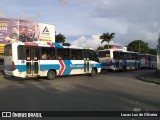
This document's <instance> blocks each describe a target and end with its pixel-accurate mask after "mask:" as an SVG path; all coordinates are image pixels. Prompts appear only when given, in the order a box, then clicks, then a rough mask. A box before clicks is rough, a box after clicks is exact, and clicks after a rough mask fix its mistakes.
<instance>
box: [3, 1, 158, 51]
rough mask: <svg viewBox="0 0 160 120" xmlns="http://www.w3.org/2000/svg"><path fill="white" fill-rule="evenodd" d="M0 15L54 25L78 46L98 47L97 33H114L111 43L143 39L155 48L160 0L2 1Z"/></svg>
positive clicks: (118, 43) (124, 43)
mask: <svg viewBox="0 0 160 120" xmlns="http://www.w3.org/2000/svg"><path fill="white" fill-rule="evenodd" d="M0 17H7V18H18V19H24V20H32V21H36V22H42V23H47V24H54V25H55V26H56V32H57V33H62V34H64V35H65V36H66V41H67V42H70V43H71V44H73V45H77V46H83V47H92V48H97V46H99V45H101V44H100V40H99V35H101V34H102V33H104V32H105V33H107V32H109V33H111V32H115V33H116V34H115V38H114V39H113V41H112V42H111V44H117V45H123V46H125V45H127V44H128V43H130V42H131V41H133V40H136V39H142V40H144V41H145V42H147V43H148V44H149V46H150V47H151V48H156V45H157V43H158V42H157V39H158V35H159V33H160V0H3V1H1V3H0Z"/></svg>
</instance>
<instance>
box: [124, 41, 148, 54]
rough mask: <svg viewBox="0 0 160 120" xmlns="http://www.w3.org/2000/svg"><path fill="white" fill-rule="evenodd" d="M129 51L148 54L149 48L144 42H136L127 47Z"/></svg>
mask: <svg viewBox="0 0 160 120" xmlns="http://www.w3.org/2000/svg"><path fill="white" fill-rule="evenodd" d="M127 49H128V51H135V52H140V53H148V52H149V46H148V43H145V42H144V41H143V40H134V41H132V42H131V43H129V44H128V45H127Z"/></svg>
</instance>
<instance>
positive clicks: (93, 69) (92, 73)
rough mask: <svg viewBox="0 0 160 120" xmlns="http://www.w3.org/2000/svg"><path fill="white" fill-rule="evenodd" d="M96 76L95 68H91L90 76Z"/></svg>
mask: <svg viewBox="0 0 160 120" xmlns="http://www.w3.org/2000/svg"><path fill="white" fill-rule="evenodd" d="M96 74H97V70H96V68H92V70H91V74H90V75H91V76H94V75H96Z"/></svg>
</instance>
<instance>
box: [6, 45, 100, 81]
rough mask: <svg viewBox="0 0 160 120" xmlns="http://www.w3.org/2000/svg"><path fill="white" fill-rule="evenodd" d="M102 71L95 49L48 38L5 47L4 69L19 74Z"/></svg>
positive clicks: (61, 74)
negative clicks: (50, 40) (64, 44)
mask: <svg viewBox="0 0 160 120" xmlns="http://www.w3.org/2000/svg"><path fill="white" fill-rule="evenodd" d="M100 71H101V66H100V63H99V61H98V56H97V55H96V52H95V51H94V50H93V49H91V48H88V49H84V48H82V47H72V46H68V47H67V46H62V45H61V44H59V43H51V42H45V43H44V42H41V43H40V42H39V43H38V42H32V43H29V42H24V43H22V42H18V43H11V44H6V45H5V47H4V73H5V74H6V75H9V76H16V77H21V78H27V77H47V78H48V79H54V78H55V77H56V76H63V75H75V74H90V75H94V74H96V73H99V72H100Z"/></svg>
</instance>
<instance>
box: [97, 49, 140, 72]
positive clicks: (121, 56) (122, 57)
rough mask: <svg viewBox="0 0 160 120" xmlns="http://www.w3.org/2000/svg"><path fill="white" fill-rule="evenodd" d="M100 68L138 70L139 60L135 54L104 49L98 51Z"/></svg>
mask: <svg viewBox="0 0 160 120" xmlns="http://www.w3.org/2000/svg"><path fill="white" fill-rule="evenodd" d="M98 57H99V61H100V63H101V68H102V69H106V70H112V71H115V70H123V71H126V70H138V69H139V68H140V60H139V55H138V53H137V52H132V51H125V50H121V49H105V50H99V51H98Z"/></svg>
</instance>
